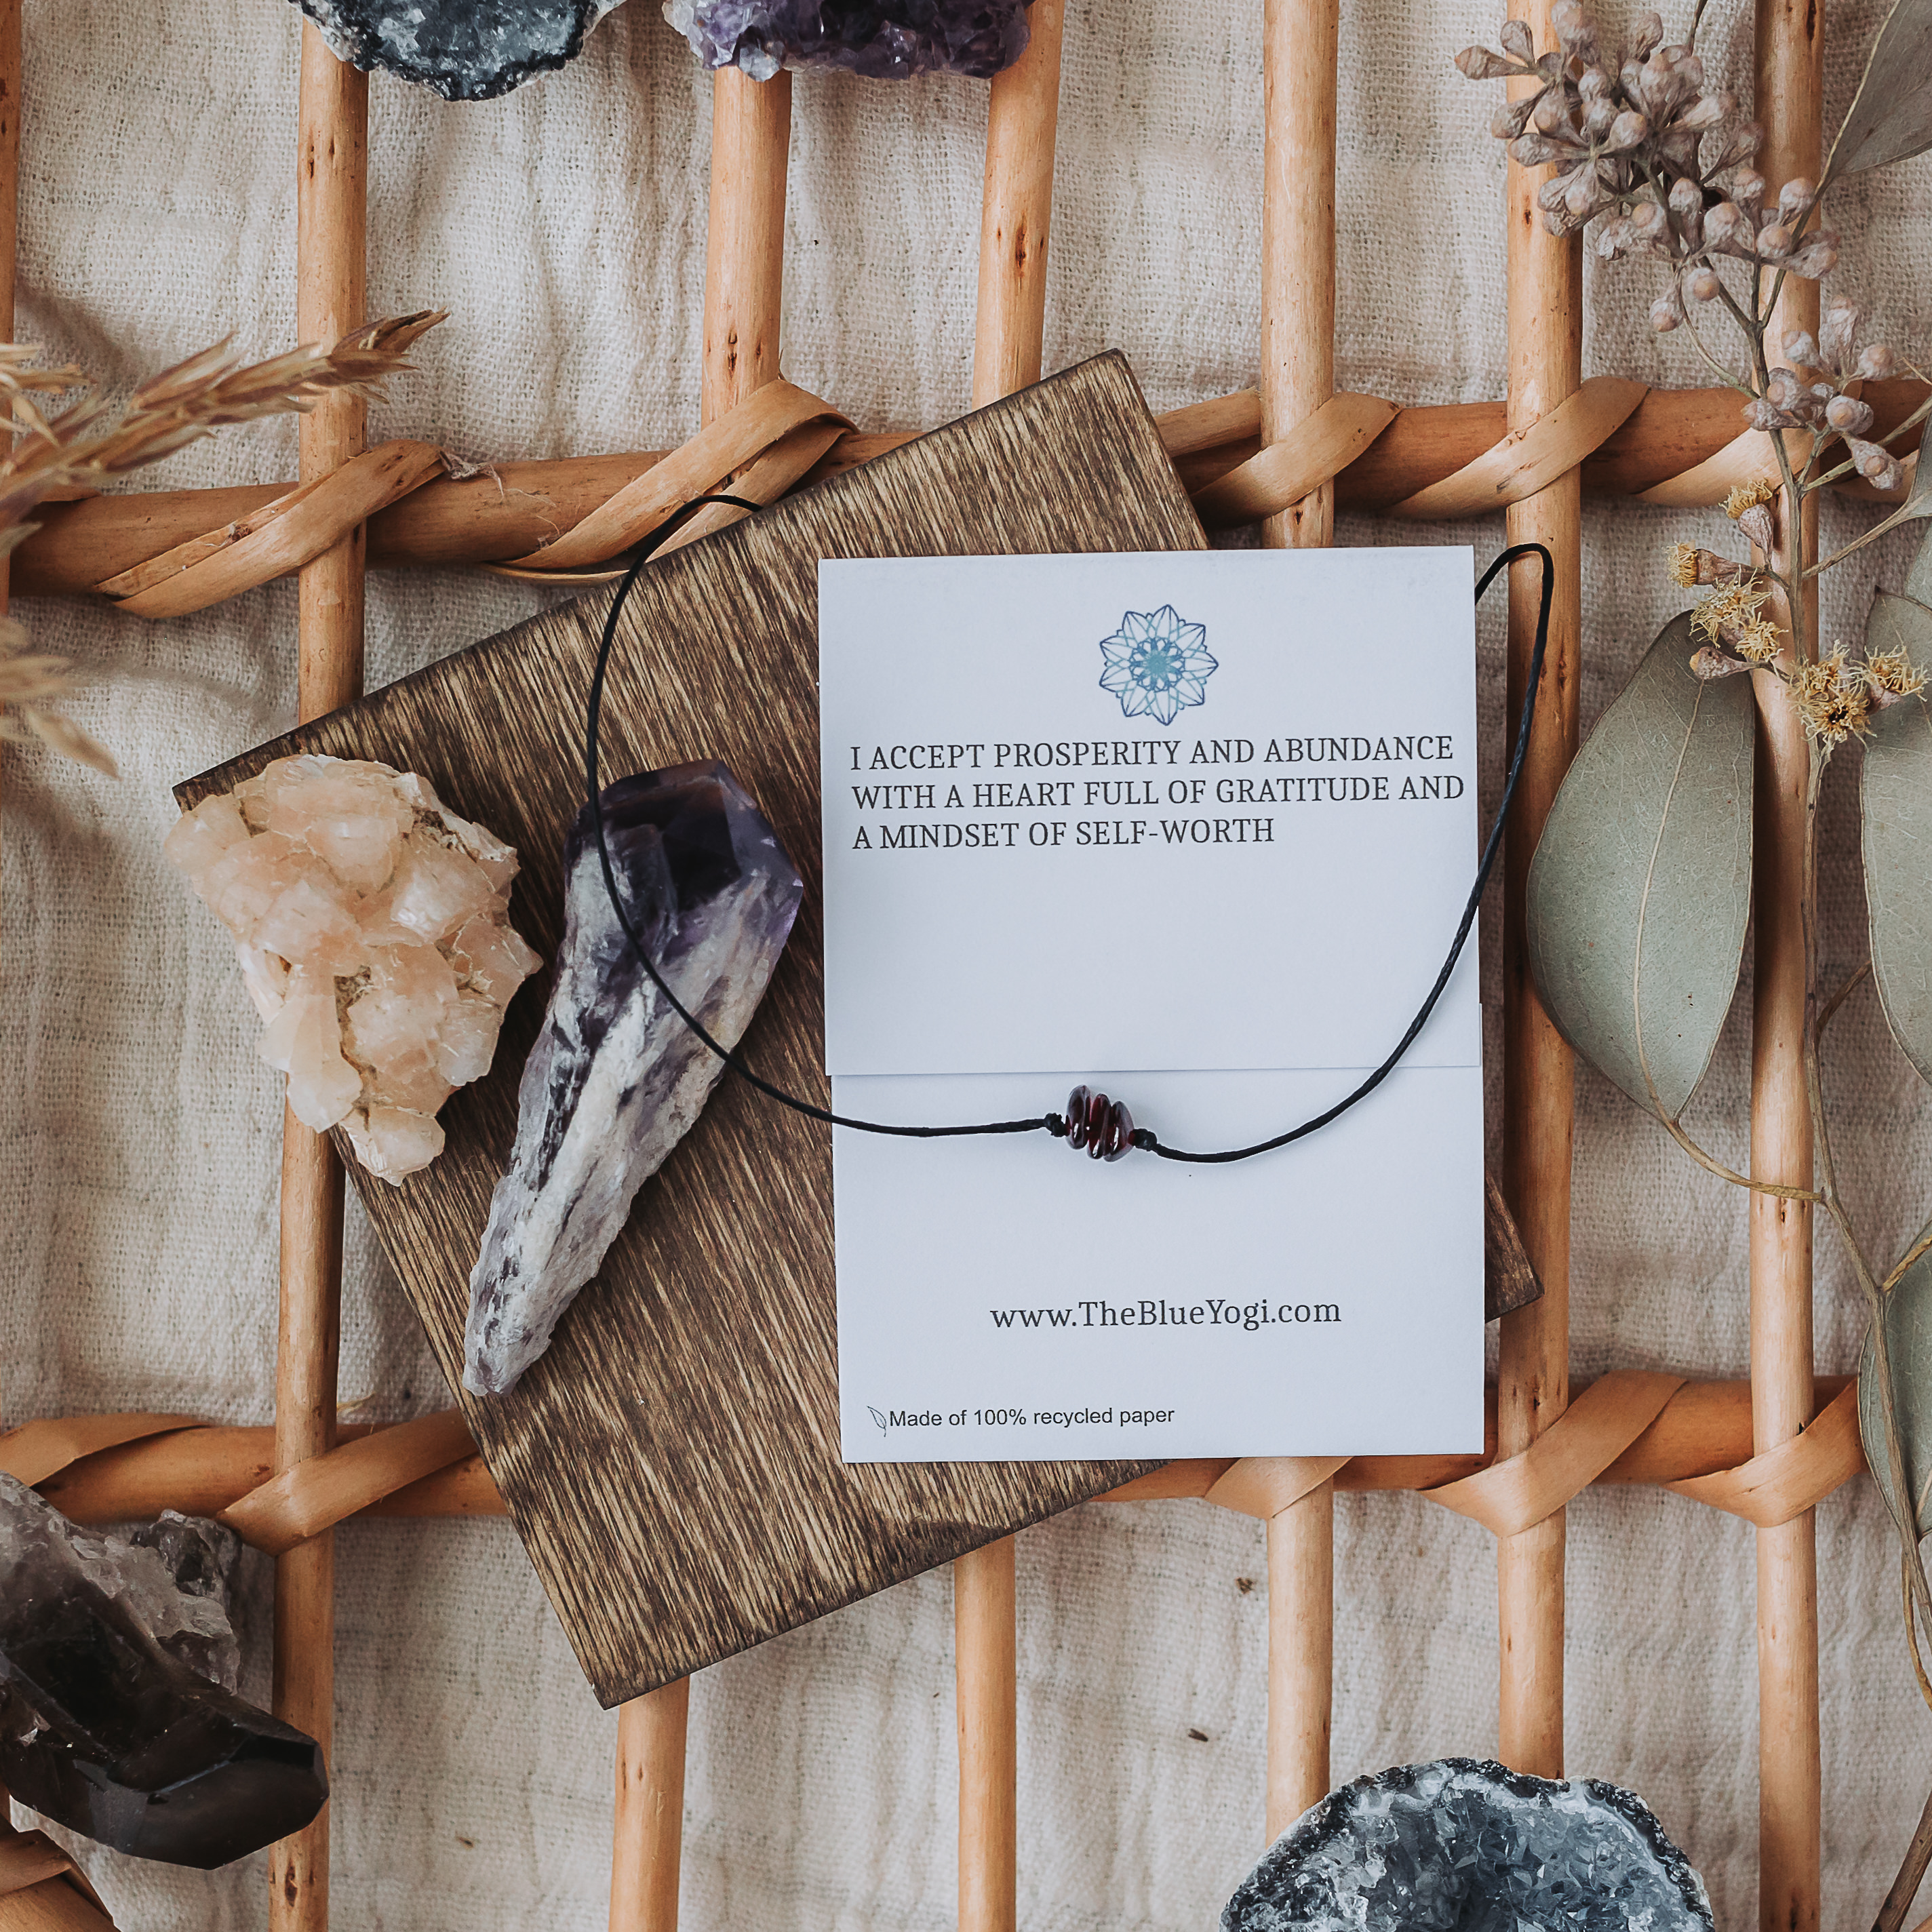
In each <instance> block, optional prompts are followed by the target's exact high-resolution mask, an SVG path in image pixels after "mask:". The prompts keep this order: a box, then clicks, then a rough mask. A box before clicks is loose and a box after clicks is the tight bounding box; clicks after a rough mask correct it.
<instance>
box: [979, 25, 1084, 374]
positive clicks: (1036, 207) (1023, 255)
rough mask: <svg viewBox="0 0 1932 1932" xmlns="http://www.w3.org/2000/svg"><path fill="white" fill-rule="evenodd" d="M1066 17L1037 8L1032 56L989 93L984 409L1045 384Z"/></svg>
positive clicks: (983, 221) (983, 226)
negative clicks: (1050, 245) (1048, 279)
mask: <svg viewBox="0 0 1932 1932" xmlns="http://www.w3.org/2000/svg"><path fill="white" fill-rule="evenodd" d="M1064 8H1065V0H1033V5H1032V6H1031V7H1030V8H1029V9H1028V13H1027V26H1028V33H1029V34H1030V38H1029V39H1028V42H1027V47H1026V51H1025V52H1024V53H1023V54H1022V55H1021V56H1020V57H1019V59H1018V60H1017V61H1016V62H1014V63H1013V65H1012V66H1011V67H1010V68H1007V70H1006V71H1005V72H1004V74H996V75H995V77H994V78H993V80H992V84H991V86H989V88H988V89H987V97H986V191H985V194H984V196H983V199H982V201H981V204H980V298H979V305H978V308H977V313H976V317H975V327H974V342H973V407H974V408H975V409H978V408H980V407H981V406H982V405H983V404H987V403H991V402H997V401H998V400H999V398H1001V397H1002V396H1010V395H1012V394H1013V392H1014V391H1015V390H1016V389H1025V388H1026V387H1027V386H1028V385H1029V384H1030V383H1037V382H1038V381H1039V380H1040V360H1041V356H1042V354H1043V343H1044V341H1045V335H1046V260H1047V242H1048V237H1049V234H1050V233H1051V231H1052V223H1053V157H1054V151H1055V134H1056V132H1057V130H1058V124H1059V115H1060V48H1061V26H1062V17H1063V14H1064Z"/></svg>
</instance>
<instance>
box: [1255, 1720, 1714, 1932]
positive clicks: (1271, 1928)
mask: <svg viewBox="0 0 1932 1932" xmlns="http://www.w3.org/2000/svg"><path fill="white" fill-rule="evenodd" d="M1221 1924H1222V1927H1223V1932H1291V1928H1292V1932H1527V1928H1530V1927H1550V1928H1556V1927H1562V1928H1563V1932H1712V1918H1711V1906H1710V1902H1709V1900H1708V1899H1707V1898H1706V1897H1705V1895H1704V1886H1703V1881H1702V1880H1701V1879H1700V1878H1699V1877H1698V1876H1697V1873H1696V1872H1694V1870H1692V1869H1691V1866H1690V1864H1689V1863H1688V1861H1687V1860H1686V1859H1685V1856H1684V1854H1683V1853H1682V1852H1680V1851H1679V1849H1677V1847H1676V1846H1675V1845H1673V1843H1671V1842H1670V1840H1669V1839H1668V1838H1666V1837H1665V1836H1664V1832H1663V1830H1662V1829H1661V1827H1660V1826H1658V1822H1657V1820H1656V1819H1655V1817H1652V1815H1651V1812H1650V1810H1649V1807H1648V1806H1646V1805H1645V1804H1644V1802H1643V1800H1642V1799H1640V1798H1637V1797H1635V1796H1633V1795H1632V1794H1631V1793H1629V1792H1628V1791H1623V1790H1619V1788H1618V1787H1616V1785H1613V1784H1601V1783H1600V1782H1598V1781H1596V1780H1595V1779H1589V1780H1576V1781H1571V1782H1568V1783H1562V1784H1559V1783H1553V1782H1552V1781H1550V1780H1548V1779H1546V1778H1529V1777H1526V1776H1524V1775H1523V1774H1522V1773H1520V1772H1513V1771H1508V1770H1506V1769H1504V1767H1503V1766H1501V1765H1499V1764H1488V1763H1478V1762H1477V1761H1476V1760H1474V1759H1471V1758H1445V1759H1444V1760H1442V1761H1441V1762H1440V1763H1436V1764H1421V1765H1403V1766H1398V1767H1397V1769H1394V1770H1393V1771H1385V1772H1382V1774H1381V1775H1379V1777H1374V1778H1358V1779H1357V1780H1356V1781H1355V1783H1354V1784H1345V1785H1344V1786H1343V1787H1342V1788H1341V1789H1340V1790H1339V1791H1333V1792H1331V1793H1329V1795H1328V1796H1327V1797H1326V1798H1325V1799H1322V1802H1321V1803H1319V1805H1315V1806H1314V1807H1313V1808H1312V1809H1310V1811H1307V1812H1304V1814H1303V1815H1302V1816H1301V1818H1300V1819H1298V1820H1297V1821H1296V1822H1295V1824H1294V1825H1293V1826H1291V1827H1290V1828H1289V1830H1288V1831H1287V1832H1286V1833H1284V1834H1283V1836H1282V1837H1281V1838H1280V1839H1279V1840H1277V1842H1276V1843H1275V1844H1274V1846H1273V1848H1272V1849H1271V1850H1270V1851H1269V1852H1268V1854H1267V1855H1266V1856H1265V1857H1264V1858H1262V1861H1261V1863H1260V1864H1258V1865H1257V1866H1256V1867H1255V1869H1254V1870H1253V1871H1252V1872H1251V1873H1249V1875H1248V1876H1247V1879H1246V1880H1244V1882H1243V1884H1242V1885H1241V1889H1240V1890H1239V1891H1237V1892H1236V1893H1235V1895H1234V1897H1232V1899H1230V1900H1229V1902H1228V1906H1227V1909H1226V1910H1225V1911H1224V1912H1223V1913H1222V1915H1221Z"/></svg>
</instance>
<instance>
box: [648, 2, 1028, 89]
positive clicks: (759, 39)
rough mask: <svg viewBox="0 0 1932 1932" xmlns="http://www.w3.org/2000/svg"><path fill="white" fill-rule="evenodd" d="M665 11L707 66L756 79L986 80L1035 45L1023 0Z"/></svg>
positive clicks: (730, 5)
mask: <svg viewBox="0 0 1932 1932" xmlns="http://www.w3.org/2000/svg"><path fill="white" fill-rule="evenodd" d="M664 18H665V19H666V20H668V21H669V22H670V23H671V25H672V26H673V27H675V28H676V29H677V31H679V33H680V34H682V35H683V36H684V37H685V39H686V40H688V41H689V42H690V43H691V47H692V49H693V50H694V52H696V53H697V56H698V58H700V60H702V61H703V62H704V64H705V65H706V66H707V67H731V66H736V67H739V68H742V69H743V70H744V71H745V73H746V74H749V75H750V76H751V78H752V79H753V80H770V79H771V77H772V75H774V74H776V73H777V72H778V69H779V68H781V67H784V66H786V65H790V66H793V67H801V66H806V67H832V68H844V70H845V71H847V72H848V73H851V74H864V75H866V76H868V77H869V78H871V79H872V80H904V79H905V78H907V77H908V76H910V75H912V74H934V73H938V74H969V75H971V76H973V77H976V78H977V79H979V80H986V79H988V78H989V77H991V76H992V75H994V74H998V72H999V71H1000V70H1001V68H1007V67H1011V66H1012V65H1013V62H1015V61H1016V60H1018V59H1019V57H1020V55H1022V53H1024V52H1025V51H1026V44H1027V17H1026V5H1025V0H664Z"/></svg>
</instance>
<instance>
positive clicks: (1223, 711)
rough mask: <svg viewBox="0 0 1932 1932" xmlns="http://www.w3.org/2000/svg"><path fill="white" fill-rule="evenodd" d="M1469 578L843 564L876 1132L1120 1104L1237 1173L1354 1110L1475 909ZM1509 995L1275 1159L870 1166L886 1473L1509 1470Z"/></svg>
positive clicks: (832, 974)
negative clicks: (1489, 1054) (988, 1463)
mask: <svg viewBox="0 0 1932 1932" xmlns="http://www.w3.org/2000/svg"><path fill="white" fill-rule="evenodd" d="M1472 582H1473V559H1472V553H1471V552H1470V551H1469V550H1468V549H1466V548H1461V547H1443V548H1432V549H1391V550H1250V551H1218V552H1217V551H1207V552H1182V553H1165V552H1163V553H1147V554H1135V555H1127V556H1118V555H1105V556H1044V557H974V558H932V559H904V560H890V561H871V562H825V563H823V564H821V565H820V567H819V669H820V721H821V737H822V748H823V787H824V832H825V969H826V971H825V980H826V1069H827V1071H828V1072H829V1073H830V1075H831V1076H832V1104H833V1106H834V1109H835V1111H837V1112H839V1113H841V1114H844V1115H854V1116H856V1117H859V1118H864V1119H868V1120H874V1121H892V1122H895V1123H902V1124H916V1125H935V1124H954V1123H962V1122H968V1121H993V1120H1003V1119H1010V1118H1024V1117H1025V1116H1028V1115H1039V1114H1043V1113H1046V1112H1050V1111H1052V1112H1058V1111H1060V1110H1061V1109H1064V1106H1065V1104H1066V1100H1067V1094H1068V1091H1069V1090H1070V1088H1073V1086H1074V1085H1076V1084H1080V1085H1088V1086H1089V1087H1092V1088H1097V1089H1100V1090H1102V1091H1105V1092H1106V1093H1107V1094H1109V1095H1110V1096H1111V1097H1114V1098H1115V1099H1118V1100H1123V1101H1124V1102H1125V1103H1127V1106H1129V1107H1130V1109H1132V1110H1133V1115H1134V1118H1135V1119H1136V1122H1137V1124H1140V1125H1142V1126H1145V1127H1151V1128H1153V1129H1154V1131H1155V1132H1156V1133H1157V1134H1158V1135H1159V1136H1160V1138H1161V1139H1162V1140H1163V1142H1165V1143H1166V1144H1168V1145H1172V1146H1176V1147H1181V1148H1191V1149H1196V1150H1203V1151H1212V1150H1217V1149H1221V1148H1232V1147H1238V1146H1241V1145H1247V1144H1248V1143H1250V1142H1254V1141H1256V1140H1259V1139H1266V1138H1268V1137H1269V1136H1272V1135H1274V1134H1276V1133H1280V1132H1282V1131H1283V1130H1285V1129H1286V1128H1288V1127H1292V1126H1293V1125H1295V1124H1297V1123H1298V1122H1299V1121H1302V1120H1304V1119H1305V1118H1307V1117H1309V1116H1310V1115H1313V1114H1315V1113H1317V1112H1320V1111H1321V1110H1322V1109H1324V1108H1325V1107H1327V1106H1331V1105H1332V1104H1333V1103H1334V1102H1335V1101H1336V1100H1339V1099H1340V1098H1341V1097H1343V1095H1345V1094H1347V1093H1349V1091H1351V1090H1352V1088H1355V1086H1356V1085H1358V1084H1359V1082H1360V1081H1361V1079H1362V1078H1363V1076H1364V1074H1365V1073H1367V1071H1368V1070H1370V1069H1371V1068H1373V1067H1375V1066H1376V1065H1377V1064H1379V1062H1381V1061H1382V1060H1383V1059H1384V1058H1385V1057H1386V1055H1388V1053H1389V1052H1390V1051H1391V1049H1392V1048H1393V1047H1394V1045H1395V1044H1396V1043H1397V1040H1400V1037H1401V1036H1402V1034H1403V1031H1404V1030H1405V1028H1406V1027H1407V1026H1408V1025H1409V1022H1410V1020H1411V1019H1412V1017H1413V1016H1414V1015H1415V1012H1416V1010H1417V1009H1418V1007H1419V1006H1420V1005H1421V1002H1422V1001H1423V998H1424V996H1425V995H1426V994H1427V992H1428V991H1429V989H1430V986H1432V985H1433V983H1434V982H1435V980H1436V976H1437V974H1439V972H1440V971H1441V969H1442V962H1443V961H1444V959H1445V958H1446V957H1447V956H1448V950H1449V947H1450V944H1451V940H1452V939H1453V938H1454V933H1455V929H1456V926H1457V920H1458V919H1459V918H1460V916H1461V913H1462V910H1463V905H1464V903H1465V901H1466V899H1467V897H1468V895H1469V888H1470V885H1471V883H1472V878H1473V877H1474V873H1475V865H1476V860H1477V856H1478V825H1477V817H1476V728H1475V616H1474V607H1473V604H1472V598H1471V589H1472ZM1476 953H1477V948H1476V944H1475V938H1474V937H1473V935H1472V938H1471V941H1470V943H1469V945H1468V947H1466V950H1465V952H1464V955H1463V960H1462V962H1461V963H1460V965H1459V966H1458V968H1457V971H1456V973H1455V974H1454V977H1452V979H1451V982H1450V984H1449V986H1448V989H1447V990H1446V991H1445V993H1444V995H1443V997H1442V1001H1441V1003H1440V1004H1439V1006H1438V1007H1437V1008H1436V1012H1435V1013H1434V1015H1433V1017H1432V1019H1430V1022H1429V1024H1428V1025H1427V1027H1426V1028H1424V1031H1423V1032H1422V1034H1421V1035H1420V1037H1418V1039H1417V1040H1416V1041H1415V1044H1414V1045H1413V1046H1412V1047H1411V1048H1410V1049H1409V1053H1408V1054H1407V1055H1406V1057H1405V1058H1404V1059H1403V1062H1402V1064H1401V1065H1400V1067H1398V1068H1397V1070H1396V1071H1395V1072H1394V1073H1393V1074H1392V1075H1391V1076H1390V1077H1389V1079H1388V1080H1387V1081H1386V1082H1385V1083H1384V1084H1383V1085H1382V1086H1381V1087H1380V1088H1378V1089H1377V1090H1376V1091H1375V1092H1374V1093H1373V1094H1371V1095H1370V1096H1369V1097H1368V1098H1367V1099H1366V1100H1364V1101H1363V1102H1361V1103H1360V1104H1359V1105H1358V1106H1356V1107H1355V1108H1354V1109H1352V1111H1351V1112H1349V1113H1347V1114H1346V1115H1343V1117H1342V1118H1340V1120H1338V1121H1336V1122H1335V1123H1334V1124H1332V1125H1331V1126H1329V1127H1326V1128H1324V1129H1323V1130H1321V1131H1320V1132H1319V1133H1316V1134H1314V1135H1312V1136H1310V1137H1309V1138H1308V1139H1306V1140H1304V1141H1301V1142H1297V1143H1295V1145H1292V1146H1291V1147H1289V1148H1285V1149H1283V1150H1280V1151H1277V1152H1275V1153H1271V1154H1263V1155H1261V1156H1259V1157H1257V1158H1256V1159H1255V1160H1250V1161H1244V1162H1241V1163H1235V1164H1233V1165H1231V1166H1185V1165H1182V1164H1180V1163H1172V1162H1169V1161H1165V1160H1160V1159H1158V1158H1157V1157H1155V1156H1154V1155H1153V1154H1148V1153H1145V1152H1140V1151H1136V1152H1134V1153H1132V1154H1128V1155H1127V1156H1126V1157H1124V1159H1122V1160H1119V1161H1118V1162H1115V1163H1103V1162H1098V1161H1095V1160H1091V1159H1089V1158H1088V1157H1087V1156H1086V1155H1085V1154H1079V1153H1076V1152H1075V1151H1073V1150H1072V1149H1070V1148H1068V1147H1067V1145H1065V1144H1064V1142H1055V1141H1052V1140H1051V1139H1049V1138H1048V1136H1046V1135H1045V1134H1044V1133H1034V1134H1028V1135H1022V1136H1009V1137H1004V1138H988V1139H956V1140H913V1139H895V1138H891V1137H888V1136H880V1135H874V1134H867V1133H859V1132H856V1131H854V1130H849V1129H844V1128H840V1129H835V1130H834V1131H833V1136H832V1156H833V1175H834V1212H835V1220H836V1241H837V1266H838V1358H839V1399H840V1407H841V1421H842V1428H843V1438H844V1456H845V1459H846V1460H847V1461H848V1462H926V1461H941V1460H946V1461H980V1460H1049V1459H1057V1458H1061V1457H1182V1456H1217V1455H1218V1456H1243V1455H1321V1454H1331V1455H1343V1454H1389V1455H1400V1454H1438V1453H1441V1454H1454V1453H1464V1452H1469V1451H1479V1450H1480V1449H1481V1446H1482V1440H1483V1391H1482V1376H1483V1314H1482V1304H1483V1186H1482V1160H1483V1148H1482V1142H1483V1105H1482V1052H1481V1019H1480V1013H1479V1010H1478V995H1477V968H1476Z"/></svg>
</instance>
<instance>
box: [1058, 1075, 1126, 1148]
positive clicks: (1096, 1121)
mask: <svg viewBox="0 0 1932 1932" xmlns="http://www.w3.org/2000/svg"><path fill="white" fill-rule="evenodd" d="M1067 1145H1068V1146H1069V1147H1071V1148H1085V1149H1086V1150H1087V1152H1088V1154H1089V1155H1090V1156H1091V1157H1092V1158H1093V1159H1094V1160H1119V1159H1120V1157H1121V1155H1123V1154H1130V1153H1131V1152H1133V1145H1134V1117H1133V1115H1131V1114H1130V1113H1129V1112H1127V1109H1126V1107H1125V1106H1123V1105H1122V1103H1121V1102H1119V1101H1118V1100H1109V1099H1108V1098H1107V1097H1106V1094H1096V1093H1094V1091H1092V1090H1091V1088H1085V1087H1076V1088H1074V1090H1073V1092H1072V1093H1071V1094H1068V1095H1067Z"/></svg>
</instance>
